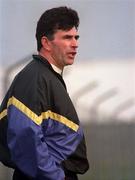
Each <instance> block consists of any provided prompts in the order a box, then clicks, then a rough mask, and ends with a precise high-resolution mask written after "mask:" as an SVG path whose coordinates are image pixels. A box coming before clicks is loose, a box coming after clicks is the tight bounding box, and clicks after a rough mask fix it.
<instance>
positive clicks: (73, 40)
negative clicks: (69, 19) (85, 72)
mask: <svg viewBox="0 0 135 180" xmlns="http://www.w3.org/2000/svg"><path fill="white" fill-rule="evenodd" d="M78 38H79V36H78V34H77V30H76V28H75V27H73V28H72V29H70V30H68V31H64V30H57V31H56V32H55V34H54V39H53V40H51V41H50V49H51V50H50V55H51V58H52V60H53V63H54V64H55V65H56V66H57V67H59V68H60V69H63V68H64V66H66V65H71V64H73V62H74V58H75V55H76V53H77V47H78V42H77V40H78Z"/></svg>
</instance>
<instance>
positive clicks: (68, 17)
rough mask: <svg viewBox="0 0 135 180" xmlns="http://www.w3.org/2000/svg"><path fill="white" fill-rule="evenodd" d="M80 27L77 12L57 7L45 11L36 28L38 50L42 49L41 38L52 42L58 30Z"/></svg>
mask: <svg viewBox="0 0 135 180" xmlns="http://www.w3.org/2000/svg"><path fill="white" fill-rule="evenodd" d="M78 26H79V17H78V14H77V12H76V11H75V10H73V9H71V8H67V7H57V8H52V9H49V10H47V11H45V12H44V13H43V14H42V15H41V17H40V19H39V21H38V23H37V28H36V39H37V50H38V51H39V50H40V49H41V47H42V44H41V38H42V37H43V36H46V37H47V38H48V39H50V40H52V39H53V35H54V33H55V32H56V30H58V29H61V30H70V29H71V28H72V27H75V28H76V29H77V28H78Z"/></svg>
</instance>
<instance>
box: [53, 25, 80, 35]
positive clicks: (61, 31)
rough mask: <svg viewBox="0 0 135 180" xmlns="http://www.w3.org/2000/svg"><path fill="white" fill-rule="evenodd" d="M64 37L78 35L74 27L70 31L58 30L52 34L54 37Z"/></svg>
mask: <svg viewBox="0 0 135 180" xmlns="http://www.w3.org/2000/svg"><path fill="white" fill-rule="evenodd" d="M64 35H71V36H76V35H78V31H77V29H76V28H75V27H73V28H72V29H70V30H61V29H58V30H57V31H56V32H55V34H54V36H64Z"/></svg>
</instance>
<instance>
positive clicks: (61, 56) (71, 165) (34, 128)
mask: <svg viewBox="0 0 135 180" xmlns="http://www.w3.org/2000/svg"><path fill="white" fill-rule="evenodd" d="M78 25H79V17H78V14H77V12H76V11H75V10H73V9H71V8H67V7H58V8H53V9H49V10H47V11H45V12H44V13H43V14H42V16H41V17H40V19H39V21H38V23H37V29H36V39H37V49H38V55H33V60H32V61H31V62H30V63H29V64H28V65H27V66H26V67H25V68H24V69H23V70H22V71H21V72H20V73H18V75H17V76H16V77H15V79H14V81H13V82H12V85H11V87H10V88H9V90H8V93H7V94H6V96H5V98H4V100H3V102H2V105H1V107H0V119H1V120H0V148H1V154H0V160H1V161H2V162H3V163H4V164H5V165H7V166H9V167H12V168H14V169H15V171H14V175H13V180H24V179H25V180H29V179H35V180H43V179H44V180H64V179H66V180H77V179H78V178H77V174H83V173H85V172H86V171H87V170H88V168H89V164H88V160H87V155H86V145H85V139H84V134H83V130H82V127H81V125H80V122H79V119H78V116H77V114H76V111H75V109H74V107H73V104H72V102H71V100H70V97H69V96H68V93H67V90H66V85H65V83H64V80H63V78H62V71H63V69H64V67H65V66H66V65H71V64H73V63H74V58H75V55H76V53H77V47H78V42H77V40H78V38H79V35H78V31H77V30H78Z"/></svg>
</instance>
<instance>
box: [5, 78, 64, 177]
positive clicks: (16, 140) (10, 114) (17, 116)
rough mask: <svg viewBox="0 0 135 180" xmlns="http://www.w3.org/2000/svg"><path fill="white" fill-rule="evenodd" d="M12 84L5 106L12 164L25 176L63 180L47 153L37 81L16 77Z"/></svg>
mask: <svg viewBox="0 0 135 180" xmlns="http://www.w3.org/2000/svg"><path fill="white" fill-rule="evenodd" d="M23 80H24V81H25V83H24V81H23ZM27 82H28V83H27ZM14 84H15V85H14V86H13V89H12V93H11V94H12V95H10V99H9V100H8V105H7V106H8V108H7V118H8V129H7V141H8V147H9V149H10V153H11V157H12V161H13V163H14V164H15V165H16V167H17V168H18V169H20V170H21V171H22V172H23V173H24V174H26V175H28V176H29V177H33V178H36V179H38V180H44V179H46V180H56V179H57V180H63V179H64V176H65V175H64V171H63V170H62V168H61V167H60V165H59V164H57V163H56V162H55V160H54V158H53V157H52V156H51V154H50V153H49V150H48V146H47V143H46V141H45V139H44V136H43V132H42V126H41V123H42V118H41V117H40V113H41V112H40V109H41V108H40V106H41V104H40V98H41V97H40V92H38V89H39V87H37V86H38V85H37V82H36V83H35V81H33V80H31V82H30V81H27V79H23V78H22V79H21V78H20V79H19V81H17V82H14Z"/></svg>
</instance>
